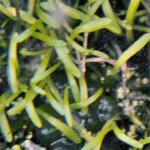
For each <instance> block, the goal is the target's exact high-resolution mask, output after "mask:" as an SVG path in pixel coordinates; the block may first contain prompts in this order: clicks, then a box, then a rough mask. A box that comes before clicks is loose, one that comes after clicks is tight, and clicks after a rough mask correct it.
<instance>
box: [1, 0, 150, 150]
mask: <svg viewBox="0 0 150 150" xmlns="http://www.w3.org/2000/svg"><path fill="white" fill-rule="evenodd" d="M80 2H81V1H80V0H78V1H76V2H75V4H69V1H68V3H67V2H66V3H64V2H63V1H62V0H57V1H56V0H47V1H41V0H37V1H36V0H28V3H27V4H28V5H27V8H26V9H24V7H23V8H22V7H19V8H18V6H19V4H18V1H16V0H15V1H14V2H11V1H9V0H1V1H0V12H1V14H0V15H1V16H5V17H7V18H6V19H5V20H4V21H2V23H1V25H0V27H1V29H0V32H1V30H2V31H3V29H4V33H5V32H6V31H5V27H6V26H7V23H8V22H9V21H12V22H13V24H15V25H14V26H13V28H11V29H10V30H11V31H9V32H10V33H11V34H10V35H8V38H7V39H6V37H5V36H4V37H3V35H2V36H1V35H0V42H1V43H4V45H3V46H1V45H2V44H1V45H0V46H1V47H0V48H2V50H1V51H2V54H3V56H1V58H0V65H1V66H3V63H1V62H2V60H3V57H4V58H5V57H6V56H7V58H8V61H7V64H6V65H7V71H5V72H7V73H6V74H7V80H8V83H9V85H8V89H7V90H6V91H2V93H0V129H1V133H2V134H3V136H4V139H5V141H6V142H13V143H15V140H16V139H15V138H14V137H13V133H12V128H11V125H10V123H9V122H10V121H9V119H10V118H13V117H16V116H17V115H18V114H20V115H23V113H24V112H25V113H26V114H27V117H26V118H28V119H30V121H31V123H33V126H36V127H38V128H42V127H44V121H43V120H42V118H43V119H44V120H46V121H47V122H48V123H49V124H50V125H52V126H53V127H54V128H55V129H56V130H59V131H60V132H62V133H63V134H64V135H65V138H68V139H70V140H71V141H72V142H74V143H75V144H82V146H83V147H82V148H81V149H82V150H92V149H94V150H99V149H101V146H102V143H103V140H104V138H105V136H106V134H108V133H109V132H110V131H112V132H114V133H115V135H116V137H117V138H118V140H120V141H122V142H124V143H126V144H128V145H130V146H131V148H138V149H141V148H142V147H143V146H144V145H145V144H148V143H150V138H149V135H146V133H145V128H146V126H145V125H144V122H142V120H140V119H139V118H138V116H137V114H136V113H135V112H133V113H132V111H131V110H128V111H129V112H125V115H126V116H127V117H128V118H129V119H130V120H131V121H132V123H133V125H135V126H136V128H140V129H142V131H143V137H144V138H143V139H140V138H141V137H140V138H139V139H138V138H137V139H135V138H134V137H132V136H130V135H128V134H127V133H126V132H125V133H124V132H123V131H122V130H121V127H119V125H117V120H119V119H120V120H121V115H120V114H121V112H120V114H117V117H112V118H110V119H108V120H107V121H106V122H105V124H104V125H103V127H102V129H101V130H100V131H99V132H98V133H97V134H95V135H94V136H93V135H92V134H91V132H92V131H90V132H88V131H87V130H86V125H85V127H83V126H82V125H80V124H79V123H78V120H76V117H75V115H74V112H77V113H80V111H81V112H82V115H85V116H86V117H88V116H89V115H88V113H89V110H90V108H91V106H92V105H93V104H94V103H96V102H98V101H99V100H101V97H102V96H103V94H104V95H105V93H107V92H109V90H110V89H109V87H108V88H107V85H108V84H107V79H105V77H106V78H108V79H109V77H110V76H117V77H118V74H117V73H118V71H122V72H121V73H122V77H120V76H119V78H121V80H122V81H121V80H119V79H118V81H121V82H122V83H120V84H123V85H122V86H123V90H124V91H123V92H124V93H123V94H124V99H121V100H123V102H124V101H126V100H127V98H126V96H128V95H129V93H128V92H127V91H126V88H127V87H126V86H127V85H126V81H127V80H128V78H127V76H126V75H127V73H130V71H129V70H130V68H128V65H127V62H128V60H129V59H132V56H134V55H135V54H137V53H138V52H139V51H140V50H142V49H144V46H145V45H146V44H148V43H149V41H150V33H149V32H150V29H149V27H146V26H144V25H145V24H144V25H143V24H142V25H140V24H139V25H138V24H135V25H134V23H135V22H134V21H135V20H136V17H138V16H141V14H142V15H143V13H144V15H145V14H146V10H145V9H144V10H143V11H142V13H141V11H139V12H137V11H138V8H139V5H140V4H141V3H140V0H131V1H130V2H129V6H128V8H127V11H125V12H124V11H123V12H119V13H118V12H115V9H114V7H113V5H112V3H110V0H87V1H86V2H85V3H84V4H82V5H81V6H80ZM115 2H116V3H117V1H115ZM99 10H100V12H101V13H102V14H99V13H98V11H99ZM119 11H120V10H119ZM120 16H121V17H120ZM145 16H146V15H145ZM137 23H138V20H137ZM134 29H135V30H139V31H144V32H146V33H145V34H143V33H142V35H141V37H140V38H138V39H137V40H134V38H133V34H134ZM124 30H125V32H126V35H124ZM105 32H107V33H108V32H109V34H110V35H113V36H115V37H125V38H126V39H127V41H130V40H134V42H133V43H132V44H130V46H129V48H127V50H125V51H123V53H121V50H120V48H118V47H119V46H118V47H117V50H116V52H117V54H118V57H119V58H116V52H114V51H113V49H110V48H108V49H109V51H107V47H109V46H108V45H104V46H102V47H99V48H98V49H97V48H96V46H93V45H92V46H93V47H92V46H91V47H89V45H90V44H89V45H88V43H90V42H91V43H92V40H93V41H94V40H95V39H96V40H97V39H98V40H101V37H102V36H101V33H105ZM99 34H100V38H97V37H98V36H97V35H99ZM108 38H109V37H108ZM7 40H9V42H8V41H7ZM105 40H107V39H102V41H103V42H104V43H105ZM32 42H33V43H32ZM113 42H114V41H112V43H113ZM112 43H111V44H112ZM7 45H8V51H7ZM113 46H114V47H115V46H116V45H115V44H114V45H113ZM7 53H8V54H7ZM0 54H1V53H0ZM32 59H33V60H32ZM26 60H27V61H26ZM28 61H30V62H28ZM34 61H35V62H36V63H35V62H34ZM87 62H89V65H88V64H87ZM90 62H92V63H93V62H99V65H100V66H102V68H103V69H101V70H100V69H99V70H98V69H96V67H95V66H96V65H95V64H94V65H93V66H94V67H93V66H92V65H91V64H92V63H90ZM106 62H107V63H109V64H111V65H112V66H110V67H107V65H106V66H105V68H104V67H103V66H104V63H106ZM101 63H103V64H102V65H101ZM1 66H0V71H1ZM124 66H126V68H125V69H124ZM90 67H91V70H92V71H93V72H92V71H91V70H90V71H89V70H88V69H89V68H90ZM108 68H109V69H108ZM95 70H96V71H95ZM86 71H87V72H88V71H89V72H88V73H89V74H88V73H87V72H86ZM127 71H129V72H127ZM91 72H92V73H91ZM1 74H2V73H1V72H0V75H1ZM56 74H59V78H62V80H63V81H64V82H65V83H64V85H65V86H63V87H60V86H59V85H57V84H56V83H55V75H56ZM97 74H98V75H97ZM104 74H106V75H104ZM97 76H98V77H97ZM96 77H97V78H96ZM95 78H96V79H97V81H96V83H98V84H96V85H95V87H96V88H95V89H94V90H93V91H92V92H91V91H90V86H89V80H92V82H93V83H92V84H93V85H94V84H95ZM102 78H104V79H102ZM0 80H1V78H0ZM108 82H109V81H108ZM0 83H1V81H0ZM110 84H111V83H110ZM97 85H98V87H97ZM111 94H112V93H109V94H108V95H109V96H112V98H113V97H114V96H113V95H111ZM144 96H145V95H144ZM40 98H41V99H42V100H39V99H40ZM137 98H138V97H137ZM146 98H147V97H146ZM43 99H44V100H43ZM147 99H148V98H147ZM39 101H40V104H39V103H38V102H39ZM113 101H115V102H116V101H117V102H118V100H116V99H113ZM41 103H42V105H43V106H45V105H46V106H48V107H49V108H50V109H52V110H53V111H54V112H55V113H56V114H57V115H56V116H55V117H54V116H53V113H52V112H51V111H50V112H48V111H47V110H44V109H43V107H41ZM118 105H119V104H118ZM118 105H117V106H116V107H118ZM128 105H129V104H126V103H125V104H124V106H123V107H125V106H128ZM95 111H97V110H95ZM130 111H131V112H130ZM7 115H8V116H7ZM58 116H59V117H58ZM60 118H61V119H62V120H61V119H60ZM93 118H94V117H93ZM10 120H11V119H10Z"/></svg>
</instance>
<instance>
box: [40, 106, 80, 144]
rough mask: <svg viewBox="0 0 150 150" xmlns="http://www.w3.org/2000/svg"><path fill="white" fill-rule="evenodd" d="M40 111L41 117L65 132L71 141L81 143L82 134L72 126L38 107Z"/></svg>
mask: <svg viewBox="0 0 150 150" xmlns="http://www.w3.org/2000/svg"><path fill="white" fill-rule="evenodd" d="M38 113H39V114H40V116H41V117H43V118H44V119H45V120H46V121H48V122H49V123H50V124H51V125H53V126H54V127H55V128H56V129H58V130H60V131H61V132H62V133H64V134H65V135H66V136H67V137H68V138H69V139H70V140H71V141H73V142H74V143H77V144H79V143H81V138H80V136H79V135H78V134H77V133H76V132H75V131H74V130H73V129H72V128H70V127H68V126H67V125H66V124H64V123H63V122H62V121H60V120H58V119H57V118H54V117H52V116H50V115H49V114H47V113H45V112H44V111H43V110H41V109H38Z"/></svg>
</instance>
